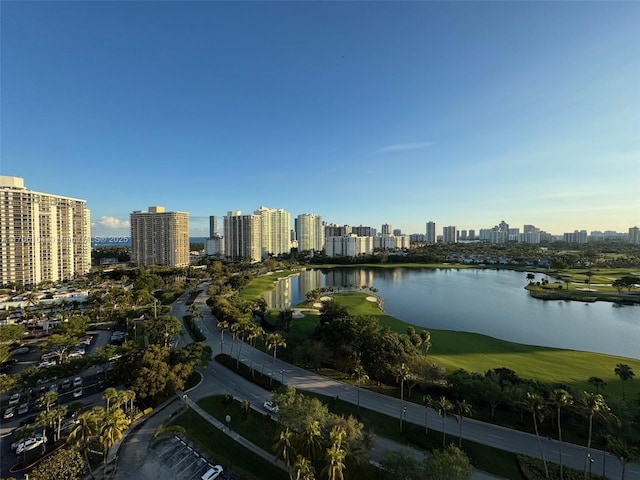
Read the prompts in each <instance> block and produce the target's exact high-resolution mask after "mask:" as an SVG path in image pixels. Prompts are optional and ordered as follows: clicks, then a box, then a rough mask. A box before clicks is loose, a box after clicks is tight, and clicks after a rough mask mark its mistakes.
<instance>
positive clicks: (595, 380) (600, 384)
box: [587, 377, 607, 393]
mask: <svg viewBox="0 0 640 480" xmlns="http://www.w3.org/2000/svg"><path fill="white" fill-rule="evenodd" d="M587 382H588V383H590V384H591V385H593V386H594V387H596V393H600V389H601V388H602V389H603V390H604V387H606V386H607V382H605V381H604V380H603V379H601V378H600V377H589V380H587Z"/></svg>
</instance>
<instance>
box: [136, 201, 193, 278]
mask: <svg viewBox="0 0 640 480" xmlns="http://www.w3.org/2000/svg"><path fill="white" fill-rule="evenodd" d="M131 261H132V262H133V263H134V264H135V265H137V266H139V267H144V266H149V265H170V266H176V267H181V266H187V265H189V214H188V213H186V212H165V211H164V207H158V206H155V207H149V211H148V212H144V211H142V210H139V211H136V212H133V213H132V214H131Z"/></svg>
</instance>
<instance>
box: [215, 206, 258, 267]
mask: <svg viewBox="0 0 640 480" xmlns="http://www.w3.org/2000/svg"><path fill="white" fill-rule="evenodd" d="M224 252H225V256H226V257H227V258H230V259H231V260H240V259H245V260H249V261H250V262H259V261H260V259H261V258H262V219H261V218H260V215H242V212H240V211H239V210H235V211H229V212H227V215H226V216H225V217H224Z"/></svg>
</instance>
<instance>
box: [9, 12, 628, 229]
mask: <svg viewBox="0 0 640 480" xmlns="http://www.w3.org/2000/svg"><path fill="white" fill-rule="evenodd" d="M0 9H1V11H0V13H1V22H2V23H1V27H2V29H1V41H2V47H1V48H2V50H1V53H2V58H1V67H2V71H1V81H2V83H1V93H2V98H1V115H2V116H1V120H2V124H1V142H2V143H1V151H0V161H1V163H0V173H1V174H2V175H12V176H19V177H23V178H24V179H25V184H26V186H27V187H28V188H30V189H32V190H36V191H43V192H49V193H55V194H60V195H67V196H71V197H76V198H82V199H85V200H87V206H88V207H89V208H90V209H91V212H92V214H91V215H92V223H93V225H94V227H93V233H94V234H97V235H108V234H112V233H113V234H115V233H127V232H128V228H127V225H128V220H129V213H130V212H132V211H134V210H144V209H146V208H147V207H148V206H150V205H163V206H165V208H166V209H167V210H179V211H187V212H189V213H190V214H191V233H192V235H204V234H206V231H207V230H206V228H207V227H206V217H208V216H209V215H219V216H223V215H225V214H226V212H227V211H228V210H241V211H242V212H243V213H252V212H253V211H254V210H256V209H258V208H259V207H260V206H261V205H265V206H267V207H270V208H283V209H285V210H287V211H289V212H290V213H291V215H292V218H293V217H295V216H297V215H298V214H300V213H318V214H320V215H322V216H323V218H324V219H325V220H326V221H328V222H334V223H339V224H349V225H360V224H362V225H369V226H372V227H375V228H378V229H380V225H381V224H382V223H390V224H392V226H393V227H394V228H401V229H402V231H403V233H424V231H425V222H427V221H429V220H433V221H435V222H436V223H437V224H438V231H439V232H441V230H440V227H441V226H444V225H456V226H458V228H460V229H469V228H475V229H479V228H490V227H492V226H493V225H496V224H497V223H499V222H500V221H501V220H505V221H506V222H507V223H509V224H510V225H511V226H513V227H520V228H522V225H523V224H525V223H527V224H534V225H536V226H538V227H540V228H542V229H543V230H545V231H547V232H550V233H556V234H561V233H563V232H566V231H573V230H575V229H586V230H589V231H590V230H608V229H610V230H617V231H624V232H626V231H627V229H628V228H629V227H631V226H634V225H638V226H640V29H639V28H638V25H640V2H496V3H491V2H472V3H465V2H433V3H432V2H353V3H349V2H318V3H315V2H282V3H279V2H260V3H250V2H207V1H199V2H150V1H149V2H108V1H107V2H95V1H86V2H81V1H74V2H23V1H20V2H13V1H6V0H4V1H2V2H1V3H0Z"/></svg>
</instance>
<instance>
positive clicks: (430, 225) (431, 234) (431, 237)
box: [426, 222, 436, 243]
mask: <svg viewBox="0 0 640 480" xmlns="http://www.w3.org/2000/svg"><path fill="white" fill-rule="evenodd" d="M426 233H427V243H436V224H435V222H427V232H426Z"/></svg>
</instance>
